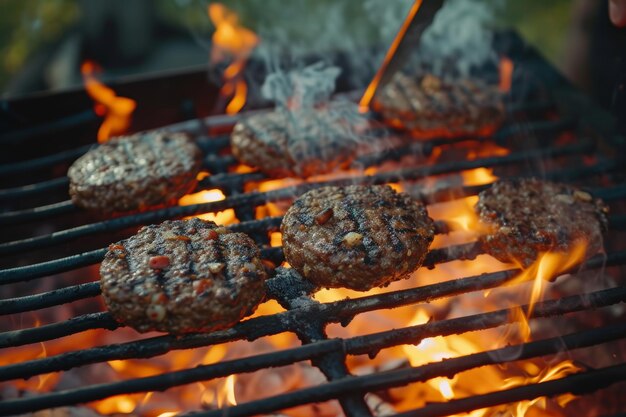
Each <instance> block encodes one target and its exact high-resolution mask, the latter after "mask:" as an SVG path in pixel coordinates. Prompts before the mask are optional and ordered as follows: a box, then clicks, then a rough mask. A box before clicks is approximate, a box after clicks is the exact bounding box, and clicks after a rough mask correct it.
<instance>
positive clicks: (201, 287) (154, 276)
mask: <svg viewBox="0 0 626 417" xmlns="http://www.w3.org/2000/svg"><path fill="white" fill-rule="evenodd" d="M100 273H101V287H102V294H103V297H104V299H105V303H106V305H107V307H108V308H109V310H110V311H111V313H112V314H113V316H114V317H115V318H116V319H117V320H118V321H120V322H122V323H125V324H127V325H129V326H132V327H134V328H135V329H136V330H138V331H140V332H146V331H150V330H158V331H164V332H170V333H176V334H180V333H187V332H192V331H212V330H218V329H223V328H227V327H230V326H232V325H234V324H235V323H237V322H238V321H239V320H240V319H241V318H243V317H244V316H245V315H247V314H250V313H252V312H253V311H254V310H255V309H256V307H257V305H258V304H259V303H260V302H261V301H262V300H263V298H264V280H265V279H266V277H267V274H266V272H265V269H264V267H263V264H262V263H261V259H260V253H259V250H258V248H257V247H256V245H255V244H254V242H253V241H252V239H250V238H249V237H248V236H247V235H245V234H243V233H233V232H230V231H229V230H228V229H226V228H223V227H218V226H217V225H216V224H215V223H213V222H205V221H202V220H200V219H191V220H185V221H183V220H176V221H166V222H164V223H162V224H160V225H152V226H146V227H143V228H141V229H140V230H139V232H138V233H137V234H136V235H135V236H133V237H131V238H130V239H127V240H125V241H122V242H119V243H117V244H114V245H111V247H110V248H109V252H107V254H106V256H105V259H104V261H103V262H102V265H101V268H100Z"/></svg>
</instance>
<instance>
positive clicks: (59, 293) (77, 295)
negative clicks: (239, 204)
mask: <svg viewBox="0 0 626 417" xmlns="http://www.w3.org/2000/svg"><path fill="white" fill-rule="evenodd" d="M281 221H282V217H267V218H265V219H262V220H253V221H251V222H247V223H254V224H246V223H238V224H236V225H233V226H239V227H232V226H228V228H229V229H231V230H233V231H239V232H243V231H246V232H247V233H248V234H252V233H254V232H256V231H258V230H259V229H260V230H262V231H263V232H267V231H271V230H278V228H279V226H280V223H281ZM434 224H435V233H436V234H444V233H448V232H449V229H448V226H447V224H446V223H444V222H442V221H436V222H434ZM279 250H280V251H281V252H282V248H280V247H275V248H274V249H270V248H262V251H263V252H262V254H263V255H265V259H268V258H272V259H274V260H276V259H281V261H282V255H280V256H279V255H278V254H274V253H273V252H276V251H279ZM477 250H478V248H477V247H475V246H474V245H472V244H469V245H456V246H451V247H447V248H444V249H435V250H432V251H430V254H429V255H427V256H428V259H426V260H425V261H424V264H425V265H434V264H435V263H440V262H443V261H444V260H448V259H450V258H451V257H452V258H455V259H456V258H458V257H467V256H470V253H472V254H473V253H474V252H476V251H477ZM103 251H104V252H105V253H106V249H103ZM100 260H102V258H101V259H100ZM97 283H98V281H92V282H88V283H83V284H78V285H72V286H68V287H64V288H58V289H55V290H52V291H48V292H44V293H39V294H32V295H26V296H23V297H15V298H6V299H2V300H0V316H2V315H7V314H16V313H23V312H26V311H33V310H39V309H42V308H47V307H53V306H56V305H60V304H65V303H69V302H72V301H76V300H80V299H83V298H88V297H93V296H96V295H99V294H100V290H99V287H98V286H97V285H95V284H97Z"/></svg>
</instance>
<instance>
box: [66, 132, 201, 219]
mask: <svg viewBox="0 0 626 417" xmlns="http://www.w3.org/2000/svg"><path fill="white" fill-rule="evenodd" d="M201 161H202V154H201V152H200V149H199V148H198V147H197V146H196V144H195V143H194V142H193V141H192V140H191V139H189V138H188V137H187V136H186V135H184V134H180V133H178V134H172V133H155V132H150V133H140V134H136V135H133V136H122V137H118V138H114V139H112V140H110V141H108V142H106V143H103V144H102V145H100V146H98V147H97V148H95V149H93V150H91V151H89V152H87V153H86V154H85V155H83V156H81V157H80V158H79V159H78V160H76V162H74V164H72V166H71V167H70V169H69V171H68V173H67V175H68V177H69V179H70V196H71V197H72V201H73V202H74V204H76V205H77V206H79V207H83V208H86V209H90V210H97V211H101V212H125V211H135V210H144V209H146V208H148V207H152V206H159V205H168V204H173V203H175V202H176V200H177V199H178V198H180V197H182V196H183V195H185V194H186V193H188V192H190V191H192V190H193V188H194V187H195V185H196V175H197V174H198V171H199V170H200V164H201Z"/></svg>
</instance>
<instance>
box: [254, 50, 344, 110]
mask: <svg viewBox="0 0 626 417" xmlns="http://www.w3.org/2000/svg"><path fill="white" fill-rule="evenodd" d="M339 74H341V69H340V68H339V67H335V66H328V65H327V64H325V63H324V62H321V61H320V62H316V63H315V64H312V65H309V66H307V67H304V68H302V69H296V70H293V71H289V72H285V71H282V70H281V69H278V70H276V71H275V72H273V73H271V74H269V75H268V76H267V78H266V79H265V82H264V83H263V85H262V86H261V95H262V96H263V97H264V98H265V99H268V100H271V101H273V102H274V103H275V104H276V105H278V106H282V107H289V108H290V109H293V110H295V109H306V108H312V107H314V106H316V105H318V104H320V103H323V102H325V101H328V99H329V98H330V96H331V94H332V93H333V92H334V91H335V82H336V80H337V77H338V76H339Z"/></svg>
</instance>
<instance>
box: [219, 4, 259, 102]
mask: <svg viewBox="0 0 626 417" xmlns="http://www.w3.org/2000/svg"><path fill="white" fill-rule="evenodd" d="M208 13H209V18H210V19H211V22H213V24H214V25H215V32H214V33H213V38H212V40H213V49H212V50H211V62H212V63H215V62H220V61H223V60H225V59H227V58H229V59H232V60H233V61H232V63H231V64H230V65H229V66H228V67H227V68H226V70H225V71H224V86H223V87H222V89H221V90H220V95H221V96H222V97H231V96H232V98H231V100H230V101H229V103H228V104H227V105H226V114H235V113H237V112H239V110H241V109H242V108H243V106H244V105H245V104H246V96H247V94H248V86H247V85H246V82H245V80H244V79H243V77H242V76H241V75H242V73H243V70H244V68H245V66H246V61H247V60H248V57H249V56H250V54H251V53H252V50H253V49H254V48H255V47H256V46H257V44H258V43H259V39H258V37H257V35H256V34H255V33H254V32H252V31H251V30H249V29H247V28H245V27H243V26H241V25H240V24H239V17H238V16H237V15H236V14H235V13H234V12H233V11H231V10H229V9H228V8H227V7H226V6H224V5H223V4H220V3H211V4H210V5H209V8H208Z"/></svg>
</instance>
